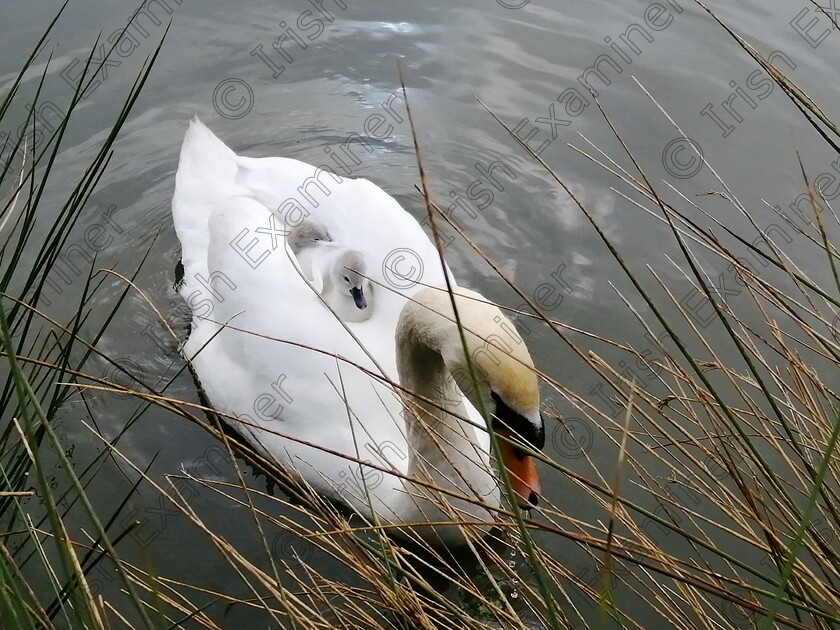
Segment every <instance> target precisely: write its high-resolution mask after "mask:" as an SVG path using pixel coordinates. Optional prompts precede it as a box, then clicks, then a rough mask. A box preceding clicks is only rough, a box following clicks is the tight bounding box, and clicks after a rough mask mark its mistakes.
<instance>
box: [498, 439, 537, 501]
mask: <svg viewBox="0 0 840 630" xmlns="http://www.w3.org/2000/svg"><path fill="white" fill-rule="evenodd" d="M498 433H500V434H502V435H503V436H505V437H510V433H509V432H508V431H507V430H506V429H500V430H498ZM499 450H500V451H501V456H502V464H504V466H505V468H507V471H508V477H510V485H511V486H512V487H513V490H514V492H515V493H516V498H517V500H518V502H519V507H520V508H522V509H523V510H530V509H531V508H532V507H534V506H536V505H537V503H539V496H540V492H541V487H540V478H539V475H537V467H536V465H535V464H534V458H533V457H531V456H530V455H528V454H527V453H526V452H525V451H523V450H522V449H521V448H519V447H517V446H516V445H514V444H510V443H509V442H505V441H504V440H499Z"/></svg>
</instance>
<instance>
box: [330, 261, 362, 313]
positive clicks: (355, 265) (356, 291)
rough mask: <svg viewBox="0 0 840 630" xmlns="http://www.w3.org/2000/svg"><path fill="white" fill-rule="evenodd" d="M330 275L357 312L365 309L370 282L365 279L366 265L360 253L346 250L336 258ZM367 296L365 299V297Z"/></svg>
mask: <svg viewBox="0 0 840 630" xmlns="http://www.w3.org/2000/svg"><path fill="white" fill-rule="evenodd" d="M332 273H333V275H334V280H335V283H336V285H337V286H339V287H341V288H342V290H343V291H347V293H349V294H350V297H352V298H353V303H354V304H355V305H356V308H358V309H359V310H362V309H365V308H367V305H368V304H367V297H370V292H371V291H370V280H368V279H367V277H366V275H367V263H365V259H364V257H363V256H362V253H361V252H359V251H357V250H354V249H348V250H346V251H344V252H342V253H341V254H340V255H339V256H337V257H336V260H335V262H334V263H333V270H332ZM366 296H367V297H366Z"/></svg>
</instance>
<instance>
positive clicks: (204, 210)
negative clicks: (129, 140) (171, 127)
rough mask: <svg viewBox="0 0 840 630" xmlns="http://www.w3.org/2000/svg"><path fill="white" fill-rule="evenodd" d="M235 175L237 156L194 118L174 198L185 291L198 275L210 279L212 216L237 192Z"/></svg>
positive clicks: (183, 148)
mask: <svg viewBox="0 0 840 630" xmlns="http://www.w3.org/2000/svg"><path fill="white" fill-rule="evenodd" d="M235 176H236V154H235V153H234V152H233V151H231V150H230V149H229V148H228V147H227V146H226V145H225V143H224V142H222V141H221V140H219V139H218V138H217V137H216V136H215V135H214V134H213V132H212V131H210V130H209V129H208V128H207V127H206V126H204V123H202V122H201V121H200V120H199V119H198V117H197V116H196V117H195V118H193V119H192V121H190V126H189V128H188V129H187V133H186V135H185V136H184V143H183V144H182V145H181V157H180V160H179V162H178V172H177V174H176V175H175V194H174V195H173V196H172V220H173V222H174V224H175V232H176V233H177V235H178V240H179V241H180V242H181V261H182V263H183V265H184V280H185V288H189V286H188V285H189V284H190V281H191V279H193V278H196V274H201V275H202V276H203V277H207V253H208V247H209V245H210V227H209V220H210V215H211V214H212V212H213V209H214V208H215V207H216V206H217V204H218V202H219V201H221V200H223V199H225V198H226V197H228V196H229V195H230V194H231V193H232V192H233V191H234V189H235V187H236V185H235V183H234V178H235Z"/></svg>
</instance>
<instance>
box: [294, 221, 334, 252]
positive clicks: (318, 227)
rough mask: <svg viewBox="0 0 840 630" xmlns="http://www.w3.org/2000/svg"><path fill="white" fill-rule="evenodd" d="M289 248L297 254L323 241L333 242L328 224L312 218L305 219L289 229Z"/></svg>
mask: <svg viewBox="0 0 840 630" xmlns="http://www.w3.org/2000/svg"><path fill="white" fill-rule="evenodd" d="M288 240H289V249H291V250H292V253H293V254H295V255H297V254H299V253H300V252H301V250H303V249H306V248H307V247H313V246H315V245H321V244H323V243H331V242H332V236H330V233H329V231H328V230H327V228H326V226H325V225H323V224H321V223H318V222H317V221H313V220H312V219H305V220H304V221H302V222H301V223H300V225H296V226H295V227H293V228H292V229H291V230H290V231H289V236H288Z"/></svg>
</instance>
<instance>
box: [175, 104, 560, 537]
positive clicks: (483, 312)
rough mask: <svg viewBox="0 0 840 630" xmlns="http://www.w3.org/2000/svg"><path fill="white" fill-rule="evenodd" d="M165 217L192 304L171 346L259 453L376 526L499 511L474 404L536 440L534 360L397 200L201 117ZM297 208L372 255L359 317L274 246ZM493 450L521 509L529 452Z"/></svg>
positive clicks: (485, 520) (527, 496)
mask: <svg viewBox="0 0 840 630" xmlns="http://www.w3.org/2000/svg"><path fill="white" fill-rule="evenodd" d="M172 213H173V220H174V223H175V229H176V232H177V235H178V238H179V240H180V242H181V247H182V262H183V265H184V272H185V275H184V283H183V285H182V286H181V289H180V291H181V294H182V296H183V297H184V299H185V300H186V301H187V303H188V304H189V305H190V307H191V309H192V312H193V321H192V329H191V333H190V336H189V339H188V341H187V342H186V343H185V345H184V347H183V353H184V355H185V357H186V358H187V359H188V360H190V361H192V363H193V365H194V367H195V370H196V373H197V374H198V376H199V378H200V380H201V384H202V386H203V388H204V390H205V391H206V393H207V395H208V397H209V398H210V401H211V402H212V403H213V405H214V406H215V407H216V408H217V409H218V410H220V411H222V412H224V413H228V414H233V415H235V416H236V417H238V419H239V421H234V422H232V424H233V425H234V426H235V428H236V429H237V430H238V431H239V432H240V433H241V434H242V435H243V436H244V437H245V438H246V439H248V440H249V442H250V443H251V444H252V445H253V446H254V447H255V448H256V449H258V450H259V451H261V452H262V453H263V454H265V455H266V456H268V457H270V458H273V460H275V461H276V462H278V463H279V464H280V465H282V466H283V467H284V468H286V469H287V470H289V471H291V472H293V473H294V474H296V475H298V476H300V477H301V478H302V479H303V480H305V481H306V482H308V483H309V484H311V485H312V486H313V487H314V488H315V489H316V490H317V491H319V492H321V493H324V494H326V495H328V496H331V497H333V498H336V499H339V500H340V501H342V502H344V503H345V504H348V505H349V506H351V507H352V508H353V509H354V510H356V511H358V512H359V513H361V514H363V515H365V516H367V517H369V518H373V517H375V518H376V519H377V520H378V521H379V522H380V523H382V524H385V525H389V524H390V525H396V526H399V527H405V526H407V525H409V524H421V525H422V524H423V523H428V522H430V521H447V520H449V521H451V520H452V519H453V517H457V518H458V519H459V520H461V521H469V522H472V523H475V524H476V526H477V527H478V528H479V529H480V530H481V531H483V530H484V529H486V525H487V524H489V523H490V522H492V521H493V520H495V516H494V514H492V512H491V511H489V510H488V509H487V508H491V509H492V508H494V507H496V506H499V505H500V504H501V503H500V491H499V488H498V484H497V481H496V477H495V475H494V473H493V470H492V466H491V462H490V456H489V435H488V433H487V432H486V429H485V428H484V427H485V426H486V425H485V421H484V420H483V419H482V417H481V415H480V414H479V413H478V411H476V407H477V406H478V407H483V408H484V409H486V410H487V411H488V413H491V414H493V415H492V418H491V421H492V425H493V427H494V429H495V430H496V433H497V435H505V436H515V439H517V440H524V441H525V442H527V443H528V444H529V445H530V446H531V447H533V448H537V449H539V448H541V447H542V446H543V445H544V441H545V432H544V426H543V422H542V418H541V416H540V413H539V390H538V381H537V377H536V376H535V372H534V369H533V364H532V362H531V358H530V355H529V354H528V350H527V348H526V347H525V344H524V342H523V341H522V339H521V337H520V336H519V334H518V333H517V331H516V329H515V328H514V326H513V325H512V324H511V323H510V321H509V320H508V319H507V318H506V317H505V316H504V315H503V314H502V313H501V311H500V310H499V309H498V308H497V307H495V306H493V305H491V304H489V303H487V302H486V300H485V299H484V298H482V297H481V296H480V295H479V294H477V293H475V292H472V291H469V290H466V289H463V288H457V287H454V280H453V279H452V278H451V275H450V272H449V271H448V270H446V271H444V270H443V269H442V268H441V265H440V259H439V256H438V253H437V251H436V250H435V248H434V246H433V245H432V244H431V242H430V241H429V239H428V238H427V237H426V235H425V234H424V233H423V231H422V229H421V227H420V225H419V224H418V223H417V221H415V220H414V219H413V218H412V217H411V216H410V215H409V214H408V213H407V212H405V210H403V209H402V207H400V205H399V204H398V203H397V202H396V201H395V200H394V199H393V198H392V197H390V196H389V195H388V194H386V193H385V192H384V191H383V190H382V189H380V188H378V187H377V186H375V185H374V184H372V183H371V182H369V181H366V180H363V179H348V178H340V177H338V176H336V175H333V174H332V173H331V172H329V171H328V170H326V168H324V169H321V168H317V169H316V167H314V166H310V165H308V164H305V163H303V162H299V161H297V160H291V159H285V158H263V159H254V158H246V157H241V156H237V155H236V154H235V153H233V151H231V150H230V149H229V148H228V147H227V146H225V145H224V144H223V143H222V142H221V141H220V140H219V139H218V138H217V137H216V136H214V135H213V134H212V133H211V132H210V131H209V130H208V129H207V128H206V127H205V126H204V125H203V124H201V122H199V121H198V119H195V120H194V121H193V122H192V123H191V124H190V127H189V129H188V131H187V133H186V137H185V139H184V143H183V146H182V149H181V157H180V163H179V167H178V172H177V175H176V186H175V194H174V197H173V200H172ZM306 219H311V220H314V221H317V222H319V223H320V224H322V225H324V226H326V228H327V229H328V230H329V233H330V234H331V235H332V236H333V237H334V238H335V239H336V240H337V241H339V242H341V243H345V244H352V246H353V248H355V249H357V250H359V251H361V252H364V255H365V258H366V259H367V260H368V261H370V265H369V268H368V272H369V273H370V278H371V280H372V281H373V283H374V284H376V285H377V286H376V290H377V296H376V307H375V309H374V313H373V315H372V316H371V317H370V319H368V320H367V321H363V322H358V323H344V322H340V321H338V320H337V319H336V318H335V317H334V316H333V314H332V313H330V312H329V311H328V310H326V309H324V308H323V304H322V303H321V302H320V300H319V299H318V296H317V295H314V294H313V292H312V289H311V287H310V286H308V284H307V282H306V281H305V279H304V278H303V277H301V274H300V273H299V272H298V270H297V269H296V268H295V264H294V262H293V260H292V257H291V256H289V255H288V254H287V251H286V250H284V245H283V243H284V242H285V240H284V237H285V236H286V235H287V234H288V232H289V231H290V230H291V229H292V228H293V227H294V226H297V225H300V224H301V223H302V222H303V221H304V220H306ZM278 250H279V251H278ZM444 273H446V274H447V275H450V278H449V279H450V282H451V283H452V284H453V287H454V295H455V297H454V298H452V299H454V300H455V301H456V303H457V311H458V315H459V317H460V320H461V322H462V325H463V328H464V329H465V334H464V339H465V341H466V345H467V348H468V351H469V356H470V357H471V359H472V365H473V367H474V373H475V374H477V376H478V379H477V386H476V387H473V386H472V385H471V383H472V380H471V379H470V378H469V376H468V374H469V367H468V361H467V360H466V358H465V353H464V350H463V346H462V341H461V335H460V334H459V332H458V327H457V324H456V323H455V314H454V313H453V310H452V305H451V299H450V296H449V294H448V293H447V292H446V290H445V289H443V287H445V286H446V277H445V276H444ZM272 339H276V340H288V341H291V342H294V343H283V342H282V341H272ZM309 348H317V349H320V350H322V351H323V352H316V351H313V350H311V349H309ZM357 366H358V367H357ZM360 368H361V369H360ZM377 376H380V377H383V378H377ZM388 381H390V382H395V383H398V384H399V385H400V387H395V386H393V385H389V383H388ZM459 386H460V388H459ZM403 388H404V389H403ZM461 389H463V390H464V393H462V391H461ZM406 392H413V393H414V395H412V394H409V393H406ZM464 394H466V395H464ZM465 419H468V420H465ZM501 451H502V455H503V459H504V463H505V466H506V468H507V469H508V471H509V472H510V477H511V480H512V483H513V487H514V489H515V491H516V493H517V495H518V497H519V500H520V504H522V505H525V506H527V505H529V504H535V503H536V501H537V494H538V493H539V480H538V478H537V474H536V469H535V467H534V463H533V460H532V458H531V457H529V456H527V455H526V454H525V452H524V451H523V450H521V449H520V448H517V447H515V446H511V445H508V444H505V443H503V444H502V448H501ZM406 477H410V478H411V479H412V480H414V481H412V480H406ZM430 486H432V487H434V488H439V489H440V490H437V489H433V488H430ZM452 495H456V496H454V497H453V496H452ZM458 496H460V497H462V498H458ZM481 504H484V505H485V506H487V507H483V506H482V505H481ZM433 530H434V531H433V532H432V529H430V528H427V527H421V528H419V529H418V530H417V531H419V532H420V533H421V535H423V536H425V537H427V538H429V539H430V540H431V541H433V542H436V543H437V542H439V541H443V542H444V543H445V544H455V543H456V542H458V541H462V540H463V534H462V533H461V532H460V531H459V528H458V527H457V526H446V527H444V526H435V527H434V528H433Z"/></svg>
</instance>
